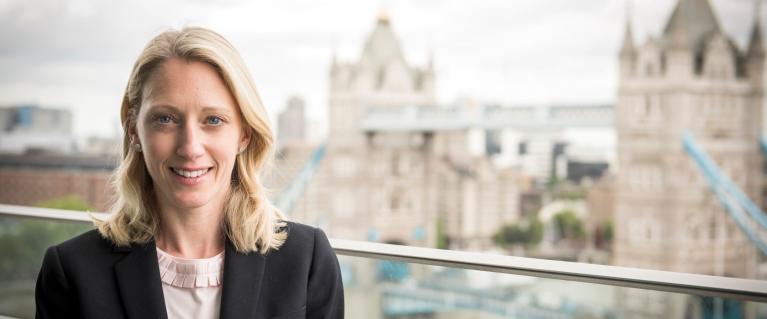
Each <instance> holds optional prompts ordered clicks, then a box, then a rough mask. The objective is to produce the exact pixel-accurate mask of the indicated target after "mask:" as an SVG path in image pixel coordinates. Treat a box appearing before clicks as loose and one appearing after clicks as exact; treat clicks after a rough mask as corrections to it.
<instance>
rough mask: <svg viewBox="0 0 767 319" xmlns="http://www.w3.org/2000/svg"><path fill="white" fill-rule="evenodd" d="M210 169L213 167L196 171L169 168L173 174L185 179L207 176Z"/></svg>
mask: <svg viewBox="0 0 767 319" xmlns="http://www.w3.org/2000/svg"><path fill="white" fill-rule="evenodd" d="M211 169H213V167H208V168H202V169H196V170H185V169H182V168H177V167H171V168H170V170H171V171H172V172H173V173H174V174H176V175H178V176H181V177H186V178H196V177H200V176H203V175H205V174H207V173H208V172H210V170H211Z"/></svg>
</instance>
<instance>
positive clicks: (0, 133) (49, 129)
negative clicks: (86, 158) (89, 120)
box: [0, 105, 77, 154]
mask: <svg viewBox="0 0 767 319" xmlns="http://www.w3.org/2000/svg"><path fill="white" fill-rule="evenodd" d="M76 147H77V143H76V141H75V138H74V136H73V134H72V112H70V111H69V110H64V109H50V108H41V107H38V106H34V105H21V106H12V107H2V108H0V152H2V153H14V154H22V153H28V152H37V153H41V152H42V153H45V152H54V153H69V152H72V151H73V150H75V148H76Z"/></svg>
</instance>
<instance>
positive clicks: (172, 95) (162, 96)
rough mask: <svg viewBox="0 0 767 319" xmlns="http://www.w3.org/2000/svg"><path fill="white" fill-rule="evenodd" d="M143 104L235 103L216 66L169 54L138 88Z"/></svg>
mask: <svg viewBox="0 0 767 319" xmlns="http://www.w3.org/2000/svg"><path fill="white" fill-rule="evenodd" d="M142 96H143V100H144V101H143V103H142V104H144V105H145V106H149V107H151V106H152V105H158V104H164V105H172V106H175V107H180V108H186V107H221V108H226V109H230V110H237V104H236V103H235V100H234V97H233V96H232V94H231V91H230V90H229V87H228V86H227V85H226V83H225V82H224V80H223V78H222V77H221V75H220V74H219V73H218V72H217V71H216V69H215V68H214V67H213V66H211V65H210V64H208V63H205V62H199V61H188V60H183V59H180V58H171V59H168V60H166V61H164V62H162V63H161V64H160V65H158V66H157V67H156V68H155V69H154V70H153V71H152V73H151V74H150V75H149V78H148V79H147V81H146V83H145V84H144V87H143V89H142Z"/></svg>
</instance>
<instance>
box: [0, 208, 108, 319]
mask: <svg viewBox="0 0 767 319" xmlns="http://www.w3.org/2000/svg"><path fill="white" fill-rule="evenodd" d="M92 227H93V226H91V225H89V224H86V223H82V222H65V221H53V220H42V219H30V218H19V217H4V216H0V315H2V316H11V317H16V318H33V317H34V316H35V298H34V294H35V280H36V278H37V273H38V272H39V271H40V264H41V263H42V261H43V254H44V253H45V250H46V249H47V248H48V247H49V246H51V245H54V244H58V243H60V242H62V241H64V240H66V239H69V238H71V237H73V236H75V235H77V234H80V233H82V232H85V231H87V230H89V229H91V228H92Z"/></svg>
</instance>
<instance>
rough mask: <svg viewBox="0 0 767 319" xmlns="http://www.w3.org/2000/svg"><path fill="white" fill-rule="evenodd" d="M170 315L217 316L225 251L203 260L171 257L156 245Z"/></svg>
mask: <svg viewBox="0 0 767 319" xmlns="http://www.w3.org/2000/svg"><path fill="white" fill-rule="evenodd" d="M157 261H158V262H159V266H160V279H161V280H162V292H163V294H164V295H165V310H166V311H167V313H168V318H218V315H219V309H220V307H221V284H222V283H223V280H224V252H223V251H222V252H221V253H220V254H218V255H216V256H213V257H210V258H203V259H187V258H180V257H176V256H172V255H170V254H168V253H166V252H164V251H162V250H161V249H160V248H157Z"/></svg>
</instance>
